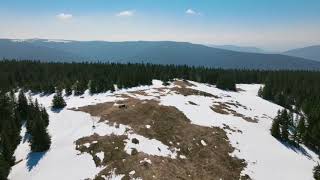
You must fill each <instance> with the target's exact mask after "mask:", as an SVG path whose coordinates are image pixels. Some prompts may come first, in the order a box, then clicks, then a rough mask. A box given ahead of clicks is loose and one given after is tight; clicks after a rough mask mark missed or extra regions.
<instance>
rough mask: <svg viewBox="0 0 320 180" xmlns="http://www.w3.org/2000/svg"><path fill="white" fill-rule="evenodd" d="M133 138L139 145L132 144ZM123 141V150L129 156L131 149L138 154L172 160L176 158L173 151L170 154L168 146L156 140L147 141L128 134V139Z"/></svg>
mask: <svg viewBox="0 0 320 180" xmlns="http://www.w3.org/2000/svg"><path fill="white" fill-rule="evenodd" d="M133 138H136V139H138V140H139V143H138V144H134V143H132V139H133ZM125 141H126V146H125V148H124V149H125V151H126V152H127V153H128V154H131V151H132V149H136V150H137V151H138V152H144V153H146V154H148V155H154V156H164V157H171V158H173V159H174V158H176V157H177V153H176V152H175V151H173V152H172V151H171V150H170V148H169V147H168V146H166V145H164V144H163V143H162V142H160V141H159V140H156V139H148V138H146V137H144V136H141V135H138V134H131V133H129V134H128V139H126V140H125Z"/></svg>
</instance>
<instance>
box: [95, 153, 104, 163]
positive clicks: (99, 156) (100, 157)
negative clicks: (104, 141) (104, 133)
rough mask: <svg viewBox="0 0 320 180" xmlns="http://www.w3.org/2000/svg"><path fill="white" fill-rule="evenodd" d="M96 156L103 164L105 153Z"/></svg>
mask: <svg viewBox="0 0 320 180" xmlns="http://www.w3.org/2000/svg"><path fill="white" fill-rule="evenodd" d="M96 156H97V157H98V158H99V159H100V161H101V162H102V161H103V159H104V152H98V153H97V154H96Z"/></svg>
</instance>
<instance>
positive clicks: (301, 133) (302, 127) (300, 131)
mask: <svg viewBox="0 0 320 180" xmlns="http://www.w3.org/2000/svg"><path fill="white" fill-rule="evenodd" d="M296 131H297V136H298V137H297V141H298V143H301V142H302V139H303V136H304V134H305V131H306V126H305V120H304V117H303V116H302V117H301V118H300V120H299V123H298V126H297V130H296Z"/></svg>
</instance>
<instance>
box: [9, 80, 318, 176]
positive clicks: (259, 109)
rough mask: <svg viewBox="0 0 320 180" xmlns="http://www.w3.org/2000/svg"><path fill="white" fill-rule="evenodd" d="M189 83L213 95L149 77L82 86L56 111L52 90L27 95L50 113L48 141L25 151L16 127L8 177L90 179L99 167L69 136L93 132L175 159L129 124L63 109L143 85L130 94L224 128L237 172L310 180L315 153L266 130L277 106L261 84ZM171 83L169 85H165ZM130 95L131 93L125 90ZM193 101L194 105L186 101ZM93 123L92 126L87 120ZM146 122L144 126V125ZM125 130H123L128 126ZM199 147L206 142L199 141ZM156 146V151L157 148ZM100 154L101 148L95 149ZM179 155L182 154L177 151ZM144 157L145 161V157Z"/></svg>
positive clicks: (128, 147)
mask: <svg viewBox="0 0 320 180" xmlns="http://www.w3.org/2000/svg"><path fill="white" fill-rule="evenodd" d="M189 82H190V83H192V84H193V85H194V86H190V87H189V88H192V89H195V90H200V91H203V92H207V93H210V94H213V95H215V96H218V97H219V98H212V97H204V96H197V95H190V96H183V95H181V94H176V93H174V92H169V91H168V90H164V91H161V92H160V91H159V90H158V88H163V87H164V86H163V85H162V82H161V81H158V80H154V81H153V85H151V86H141V87H136V88H130V89H122V90H118V91H116V92H114V93H110V92H107V93H101V94H96V95H90V94H89V93H88V91H86V92H85V94H84V95H82V96H69V97H65V100H66V103H67V107H66V108H64V109H63V110H61V111H60V112H54V111H51V107H50V106H51V100H52V98H53V95H49V96H41V95H40V94H31V96H32V98H33V99H35V98H37V99H38V101H39V103H40V104H42V105H43V106H45V107H46V109H47V112H48V114H49V117H50V123H49V126H48V131H49V134H50V135H51V137H52V145H51V148H50V150H49V151H47V152H46V153H40V154H32V153H30V148H29V143H28V141H27V140H26V139H27V135H26V130H25V128H24V127H23V128H22V131H21V136H22V139H24V140H22V142H21V143H20V145H19V146H18V148H17V149H16V151H15V157H16V160H17V161H20V160H21V162H19V163H17V164H16V165H15V166H13V167H12V170H11V172H10V175H9V178H10V179H12V180H31V179H32V180H43V179H47V180H50V179H71V180H73V179H74V180H78V179H86V178H93V177H94V176H95V175H96V174H98V173H99V172H100V171H101V170H102V168H103V167H96V165H95V163H94V161H93V159H92V156H91V155H89V154H86V153H83V154H80V153H79V151H77V150H76V147H75V146H76V145H75V141H76V140H78V139H79V138H81V137H85V136H90V135H92V134H94V133H96V134H99V135H101V136H103V135H110V134H116V135H123V134H126V135H128V140H127V144H126V147H125V149H126V151H127V153H128V154H130V153H131V149H132V148H135V149H137V150H138V151H139V152H144V153H146V154H151V155H157V156H164V157H170V158H176V157H177V153H176V151H178V150H177V149H176V150H170V149H169V147H168V146H166V145H165V144H162V143H161V142H160V141H158V140H156V139H148V138H146V137H143V136H141V135H138V134H134V133H133V132H132V131H130V127H129V126H125V125H122V124H120V125H119V126H115V125H108V124H106V123H98V120H99V117H91V116H90V115H89V114H87V113H84V112H80V111H73V110H69V108H77V107H81V106H86V105H94V104H98V103H102V102H114V101H116V100H121V99H122V97H119V96H117V95H120V94H127V95H130V92H132V91H137V90H144V92H146V93H147V95H134V97H135V98H138V99H141V100H148V99H156V100H158V101H159V103H160V104H161V105H164V106H174V107H176V108H177V109H179V110H180V111H181V112H183V113H184V114H185V115H186V117H187V118H188V119H190V121H191V123H193V124H197V125H201V126H207V127H212V126H214V127H220V128H224V127H226V125H227V126H229V127H230V129H224V130H225V131H226V132H227V136H228V138H229V141H230V144H231V145H232V146H233V147H234V148H235V149H236V150H235V151H234V152H233V153H232V154H230V156H236V157H239V158H241V159H245V160H246V162H247V167H246V168H245V169H244V171H243V172H242V174H243V175H244V174H247V175H249V176H250V177H251V178H252V179H256V180H264V179H265V180H270V179H272V180H283V179H290V180H312V179H313V174H312V169H313V167H314V166H315V165H316V164H317V162H319V159H318V156H317V155H316V154H315V153H313V152H312V151H310V150H309V149H308V148H306V147H303V148H302V149H292V148H290V147H287V146H286V145H284V144H282V143H281V142H279V141H278V140H276V139H275V138H273V137H272V136H271V135H270V130H269V129H270V127H271V123H272V118H273V117H275V116H276V114H277V111H278V110H279V109H282V107H280V106H278V105H276V104H273V103H271V102H268V101H266V100H264V99H262V98H260V97H258V96H257V92H258V90H259V88H260V87H261V85H258V84H238V85H237V88H239V89H241V91H239V92H229V91H223V90H220V89H217V88H216V87H215V86H213V85H207V84H201V83H197V82H192V81H189ZM174 86H177V85H173V84H171V85H170V86H167V87H174ZM130 96H133V95H130ZM189 102H193V103H195V104H196V105H191V104H190V103H189ZM219 103H238V104H241V105H239V106H231V108H232V110H234V111H236V112H238V113H240V114H243V115H245V116H246V117H250V118H252V119H256V120H257V122H249V121H246V120H244V119H243V118H242V117H238V116H234V115H232V114H220V113H217V112H215V111H213V110H212V109H211V108H210V107H212V106H213V105H215V104H219ZM93 124H94V125H95V128H93V127H92V125H93ZM150 127H152V126H150V125H148V126H147V128H150ZM128 129H129V131H128ZM133 138H136V139H138V140H139V142H140V143H139V144H134V143H132V141H131V140H132V139H133ZM201 144H202V146H207V142H205V141H204V140H201ZM159 149H161V151H159ZM97 156H98V157H99V158H100V159H103V158H104V154H103V153H99V154H97ZM180 158H185V157H184V156H183V155H182V157H180ZM145 161H146V162H148V163H149V164H151V163H152V162H151V161H150V160H149V159H145ZM111 174H112V177H105V179H109V178H110V179H121V178H122V177H123V176H122V175H116V174H114V173H111Z"/></svg>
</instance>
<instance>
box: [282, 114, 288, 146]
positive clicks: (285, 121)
mask: <svg viewBox="0 0 320 180" xmlns="http://www.w3.org/2000/svg"><path fill="white" fill-rule="evenodd" d="M280 119H281V121H280V122H281V123H280V124H281V138H282V139H283V140H284V141H288V140H289V116H288V112H287V110H283V111H282V113H281V116H280Z"/></svg>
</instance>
